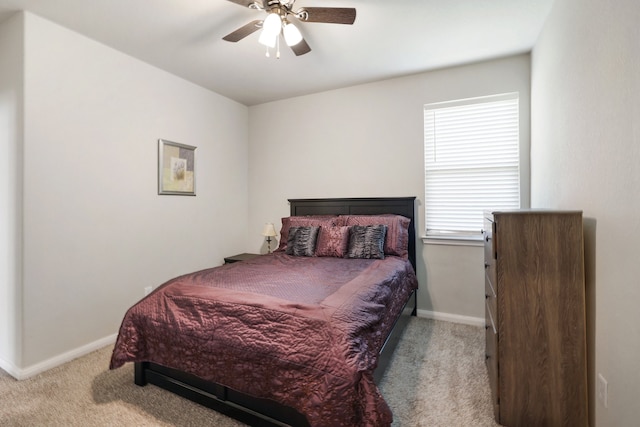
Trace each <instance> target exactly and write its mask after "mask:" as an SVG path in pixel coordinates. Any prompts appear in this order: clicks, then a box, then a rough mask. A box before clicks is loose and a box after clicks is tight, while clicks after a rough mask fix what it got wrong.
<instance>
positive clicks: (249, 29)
mask: <svg viewBox="0 0 640 427" xmlns="http://www.w3.org/2000/svg"><path fill="white" fill-rule="evenodd" d="M261 23H262V21H261V20H259V19H257V20H255V21H251V22H249V23H248V24H247V25H243V26H242V27H240V28H238V29H237V30H235V31H234V32H232V33H229V34H227V35H226V36H224V37H223V38H222V40H226V41H228V42H237V41H240V40H242V39H243V38H245V37H247V36H248V35H249V34H253V33H255V32H256V31H258V30H259V29H260V28H262V26H261V25H260V24H261Z"/></svg>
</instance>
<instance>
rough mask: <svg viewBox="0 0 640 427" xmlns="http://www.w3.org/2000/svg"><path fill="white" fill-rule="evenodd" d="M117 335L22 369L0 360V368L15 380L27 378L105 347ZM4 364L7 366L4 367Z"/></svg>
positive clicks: (114, 340) (112, 341)
mask: <svg viewBox="0 0 640 427" xmlns="http://www.w3.org/2000/svg"><path fill="white" fill-rule="evenodd" d="M117 337H118V334H113V335H109V336H108V337H104V338H101V339H99V340H97V341H94V342H91V343H89V344H86V345H83V346H82V347H78V348H76V349H73V350H71V351H68V352H66V353H63V354H60V355H58V356H55V357H52V358H51V359H47V360H45V361H42V362H40V363H36V364H35V365H31V366H29V367H28V368H24V369H19V368H18V367H16V366H14V365H13V364H10V363H7V362H4V361H3V360H0V368H2V369H4V370H5V371H7V373H8V374H9V375H11V376H12V377H14V378H15V379H17V380H26V379H27V378H30V377H32V376H34V375H38V374H40V373H42V372H44V371H48V370H49V369H52V368H55V367H56V366H60V365H62V364H64V363H67V362H70V361H71V360H73V359H77V358H78V357H81V356H84V355H87V354H89V353H91V352H92V351H95V350H99V349H101V348H102V347H105V346H107V345H109V344H113V343H115V342H116V338H117ZM4 364H6V365H7V366H6V367H5V366H4Z"/></svg>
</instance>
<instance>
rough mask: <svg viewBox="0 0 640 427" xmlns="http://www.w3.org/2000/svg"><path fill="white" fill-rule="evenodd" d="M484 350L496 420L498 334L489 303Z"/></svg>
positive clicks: (497, 407)
mask: <svg viewBox="0 0 640 427" xmlns="http://www.w3.org/2000/svg"><path fill="white" fill-rule="evenodd" d="M485 312H486V319H485V322H486V326H485V330H486V350H485V363H486V365H487V373H488V374H489V386H490V388H491V401H492V403H493V414H494V417H495V419H496V420H499V416H500V407H499V402H500V399H499V397H500V390H499V372H498V369H499V366H498V345H499V343H498V334H497V331H496V325H495V322H494V319H493V318H492V316H491V308H490V307H489V301H487V304H486V311H485Z"/></svg>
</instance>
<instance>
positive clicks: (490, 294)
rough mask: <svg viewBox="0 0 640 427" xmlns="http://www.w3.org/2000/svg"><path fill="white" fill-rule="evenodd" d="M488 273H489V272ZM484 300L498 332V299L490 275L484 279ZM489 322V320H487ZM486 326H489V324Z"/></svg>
mask: <svg viewBox="0 0 640 427" xmlns="http://www.w3.org/2000/svg"><path fill="white" fill-rule="evenodd" d="M487 273H488V271H487ZM484 299H485V303H486V309H487V311H488V312H489V313H491V320H492V322H493V328H494V329H495V330H496V331H497V330H498V297H497V295H496V293H495V292H494V290H493V287H492V286H491V282H490V280H489V276H488V274H486V275H485V278H484ZM487 316H488V315H487ZM487 320H489V319H488V318H487ZM486 325H489V323H488V322H487V323H486Z"/></svg>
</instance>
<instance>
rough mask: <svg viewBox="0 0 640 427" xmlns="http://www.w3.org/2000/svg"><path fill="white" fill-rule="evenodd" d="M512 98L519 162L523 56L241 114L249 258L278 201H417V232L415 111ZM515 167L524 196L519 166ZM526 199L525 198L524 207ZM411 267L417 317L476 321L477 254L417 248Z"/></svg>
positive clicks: (479, 290)
mask: <svg viewBox="0 0 640 427" xmlns="http://www.w3.org/2000/svg"><path fill="white" fill-rule="evenodd" d="M515 91H518V92H520V99H521V112H520V113H521V129H520V130H521V132H520V133H521V140H522V147H523V148H522V151H523V156H524V157H525V158H526V157H527V155H528V151H529V133H530V130H529V95H530V58H529V56H528V55H518V56H515V57H510V58H506V59H500V60H495V61H488V62H484V63H478V64H474V65H469V66H462V67H456V68H450V69H444V70H439V71H434V72H429V73H423V74H418V75H413V76H409V77H403V78H396V79H391V80H386V81H381V82H376V83H371V84H365V85H360V86H354V87H349V88H346V89H340V90H335V91H329V92H323V93H319V94H314V95H309V96H304V97H298V98H292V99H288V100H283V101H277V102H272V103H267V104H262V105H258V106H253V107H250V110H249V111H250V121H249V141H250V150H249V166H250V174H249V194H250V210H249V211H250V214H249V231H250V233H252V234H250V237H249V238H250V241H255V248H254V250H259V249H261V248H260V244H261V243H262V238H261V236H260V235H259V233H260V230H261V227H262V225H263V223H265V222H274V223H275V224H278V225H279V224H280V218H281V217H283V216H288V214H289V206H288V204H287V199H288V198H305V197H367V196H417V198H418V209H417V215H418V218H419V221H418V225H417V228H418V230H420V231H419V232H420V233H423V230H424V206H423V200H424V172H423V170H424V169H423V167H424V155H423V132H424V130H423V106H424V104H425V103H431V102H438V101H448V100H452V99H461V98H470V97H476V96H483V95H490V94H496V93H505V92H515ZM522 166H523V171H522V172H523V185H524V188H528V178H529V168H528V162H525V163H523V165H522ZM528 198H529V195H528V192H527V193H525V196H524V199H525V200H524V202H525V203H528ZM278 229H279V227H278ZM252 235H253V236H255V237H254V239H253V240H251V236H252ZM418 258H419V259H418V266H417V270H418V271H417V273H418V278H419V280H420V285H421V290H420V292H419V297H418V307H419V309H421V310H427V311H432V312H439V313H448V314H451V315H454V316H467V317H472V318H475V319H478V320H479V319H484V298H483V292H484V276H483V274H484V273H483V267H482V266H483V262H482V259H483V254H482V249H481V248H479V247H451V246H432V245H427V246H423V245H422V244H418Z"/></svg>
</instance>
